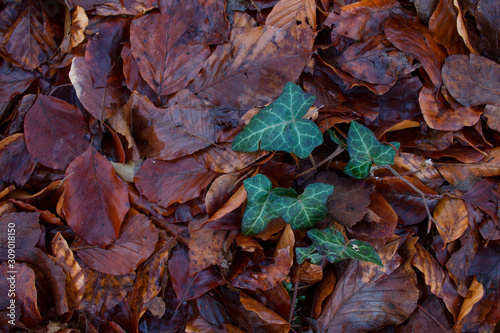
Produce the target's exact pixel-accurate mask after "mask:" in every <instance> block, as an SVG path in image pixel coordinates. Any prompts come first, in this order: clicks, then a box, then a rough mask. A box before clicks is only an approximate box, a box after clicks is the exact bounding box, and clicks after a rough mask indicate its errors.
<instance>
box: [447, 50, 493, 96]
mask: <svg viewBox="0 0 500 333" xmlns="http://www.w3.org/2000/svg"><path fill="white" fill-rule="evenodd" d="M499 77H500V65H499V64H497V63H496V62H494V61H491V60H489V59H488V58H485V57H481V56H476V55H474V54H470V55H465V54H460V55H454V56H450V57H448V58H446V61H445V63H444V66H443V82H444V84H445V86H446V89H448V91H449V92H450V94H451V95H452V96H453V98H455V99H456V100H457V101H459V102H460V103H461V104H462V105H464V106H474V105H481V104H494V105H500V80H499Z"/></svg>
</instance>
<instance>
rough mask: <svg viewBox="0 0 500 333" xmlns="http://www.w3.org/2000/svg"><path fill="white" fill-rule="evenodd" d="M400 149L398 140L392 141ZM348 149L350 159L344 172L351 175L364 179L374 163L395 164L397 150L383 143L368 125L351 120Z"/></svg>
mask: <svg viewBox="0 0 500 333" xmlns="http://www.w3.org/2000/svg"><path fill="white" fill-rule="evenodd" d="M391 144H392V145H393V146H394V147H395V148H396V149H398V148H399V143H398V142H391ZM347 151H348V152H349V156H350V160H349V162H348V163H347V165H346V167H345V168H344V172H345V173H346V174H348V175H349V176H351V177H354V178H358V179H362V178H366V177H367V176H368V175H369V174H370V168H371V166H372V163H375V164H376V165H379V166H381V165H391V164H394V156H395V155H396V151H395V150H394V149H393V148H392V147H391V146H390V145H387V144H381V143H380V142H379V141H378V140H377V138H376V137H375V135H374V134H373V133H372V131H370V130H369V129H368V128H367V127H365V126H363V125H360V124H358V123H357V122H355V121H352V122H351V126H350V127H349V132H348V134H347Z"/></svg>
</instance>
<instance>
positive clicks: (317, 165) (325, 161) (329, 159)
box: [295, 145, 344, 178]
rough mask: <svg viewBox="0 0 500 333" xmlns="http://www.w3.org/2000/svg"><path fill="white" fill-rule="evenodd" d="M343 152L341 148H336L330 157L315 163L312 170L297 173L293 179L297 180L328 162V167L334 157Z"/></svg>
mask: <svg viewBox="0 0 500 333" xmlns="http://www.w3.org/2000/svg"><path fill="white" fill-rule="evenodd" d="M343 151H344V148H343V147H342V146H340V145H339V146H337V149H335V151H334V152H333V153H331V154H330V156H328V157H327V158H325V159H324V160H323V161H321V162H319V163H317V164H316V165H315V166H313V167H312V168H310V169H307V170H306V171H304V172H301V173H299V174H298V175H297V176H295V178H299V177H301V176H303V175H306V174H308V173H309V172H311V171H314V170H316V169H317V168H319V167H320V166H322V165H323V164H325V163H327V162H328V165H330V162H331V161H332V160H333V159H334V158H335V156H337V155H338V154H340V153H341V152H343Z"/></svg>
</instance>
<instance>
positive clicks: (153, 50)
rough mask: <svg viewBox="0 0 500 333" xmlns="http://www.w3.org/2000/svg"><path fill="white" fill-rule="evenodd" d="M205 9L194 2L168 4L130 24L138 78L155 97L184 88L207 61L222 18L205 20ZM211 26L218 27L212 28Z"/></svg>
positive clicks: (220, 26)
mask: <svg viewBox="0 0 500 333" xmlns="http://www.w3.org/2000/svg"><path fill="white" fill-rule="evenodd" d="M217 2H218V1H214V2H207V4H206V5H205V6H207V7H208V4H209V3H217ZM205 6H203V5H202V3H200V2H199V1H196V0H189V1H183V2H181V1H174V0H168V1H165V4H164V5H162V7H161V13H158V12H149V13H147V14H145V15H143V16H140V17H137V18H136V19H134V20H133V21H132V25H131V27H130V42H131V47H132V54H133V55H134V58H135V59H136V60H137V65H138V66H139V69H140V71H141V75H142V77H143V78H144V80H146V81H147V82H148V84H149V86H150V87H151V88H152V89H153V90H154V91H155V92H156V93H157V94H158V95H169V94H172V93H175V92H177V91H179V90H182V89H184V88H186V86H187V85H188V83H189V82H190V81H191V80H192V79H194V77H195V76H196V75H197V74H198V72H199V71H200V69H201V68H202V66H203V63H204V62H205V60H206V59H207V58H208V57H209V55H210V51H209V48H208V45H209V44H211V43H214V42H217V41H218V40H219V38H220V37H219V36H220V35H219V34H220V33H221V32H223V31H224V29H225V27H224V25H225V22H224V18H218V16H221V17H223V16H222V15H223V11H219V12H218V13H217V14H216V16H214V17H208V16H207V13H205V10H204V9H205V8H204V7H205ZM223 7H224V6H223V5H222V6H221V8H223ZM212 22H217V23H219V25H217V26H212ZM190 31H193V32H194V31H196V33H191V32H190Z"/></svg>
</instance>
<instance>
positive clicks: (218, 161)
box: [194, 143, 268, 173]
mask: <svg viewBox="0 0 500 333" xmlns="http://www.w3.org/2000/svg"><path fill="white" fill-rule="evenodd" d="M267 154H268V152H265V151H262V150H258V151H255V152H251V153H248V152H240V151H234V150H232V149H231V144H229V143H224V144H217V146H212V147H209V148H207V149H204V150H201V151H199V152H197V153H196V154H195V155H194V157H195V158H196V159H197V160H198V161H199V162H200V163H203V164H204V165H205V168H207V169H210V170H212V171H214V172H218V173H233V172H238V171H240V170H243V169H244V168H246V167H248V166H250V165H252V164H253V163H255V162H256V161H257V160H259V159H261V158H262V157H264V156H266V155H267Z"/></svg>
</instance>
